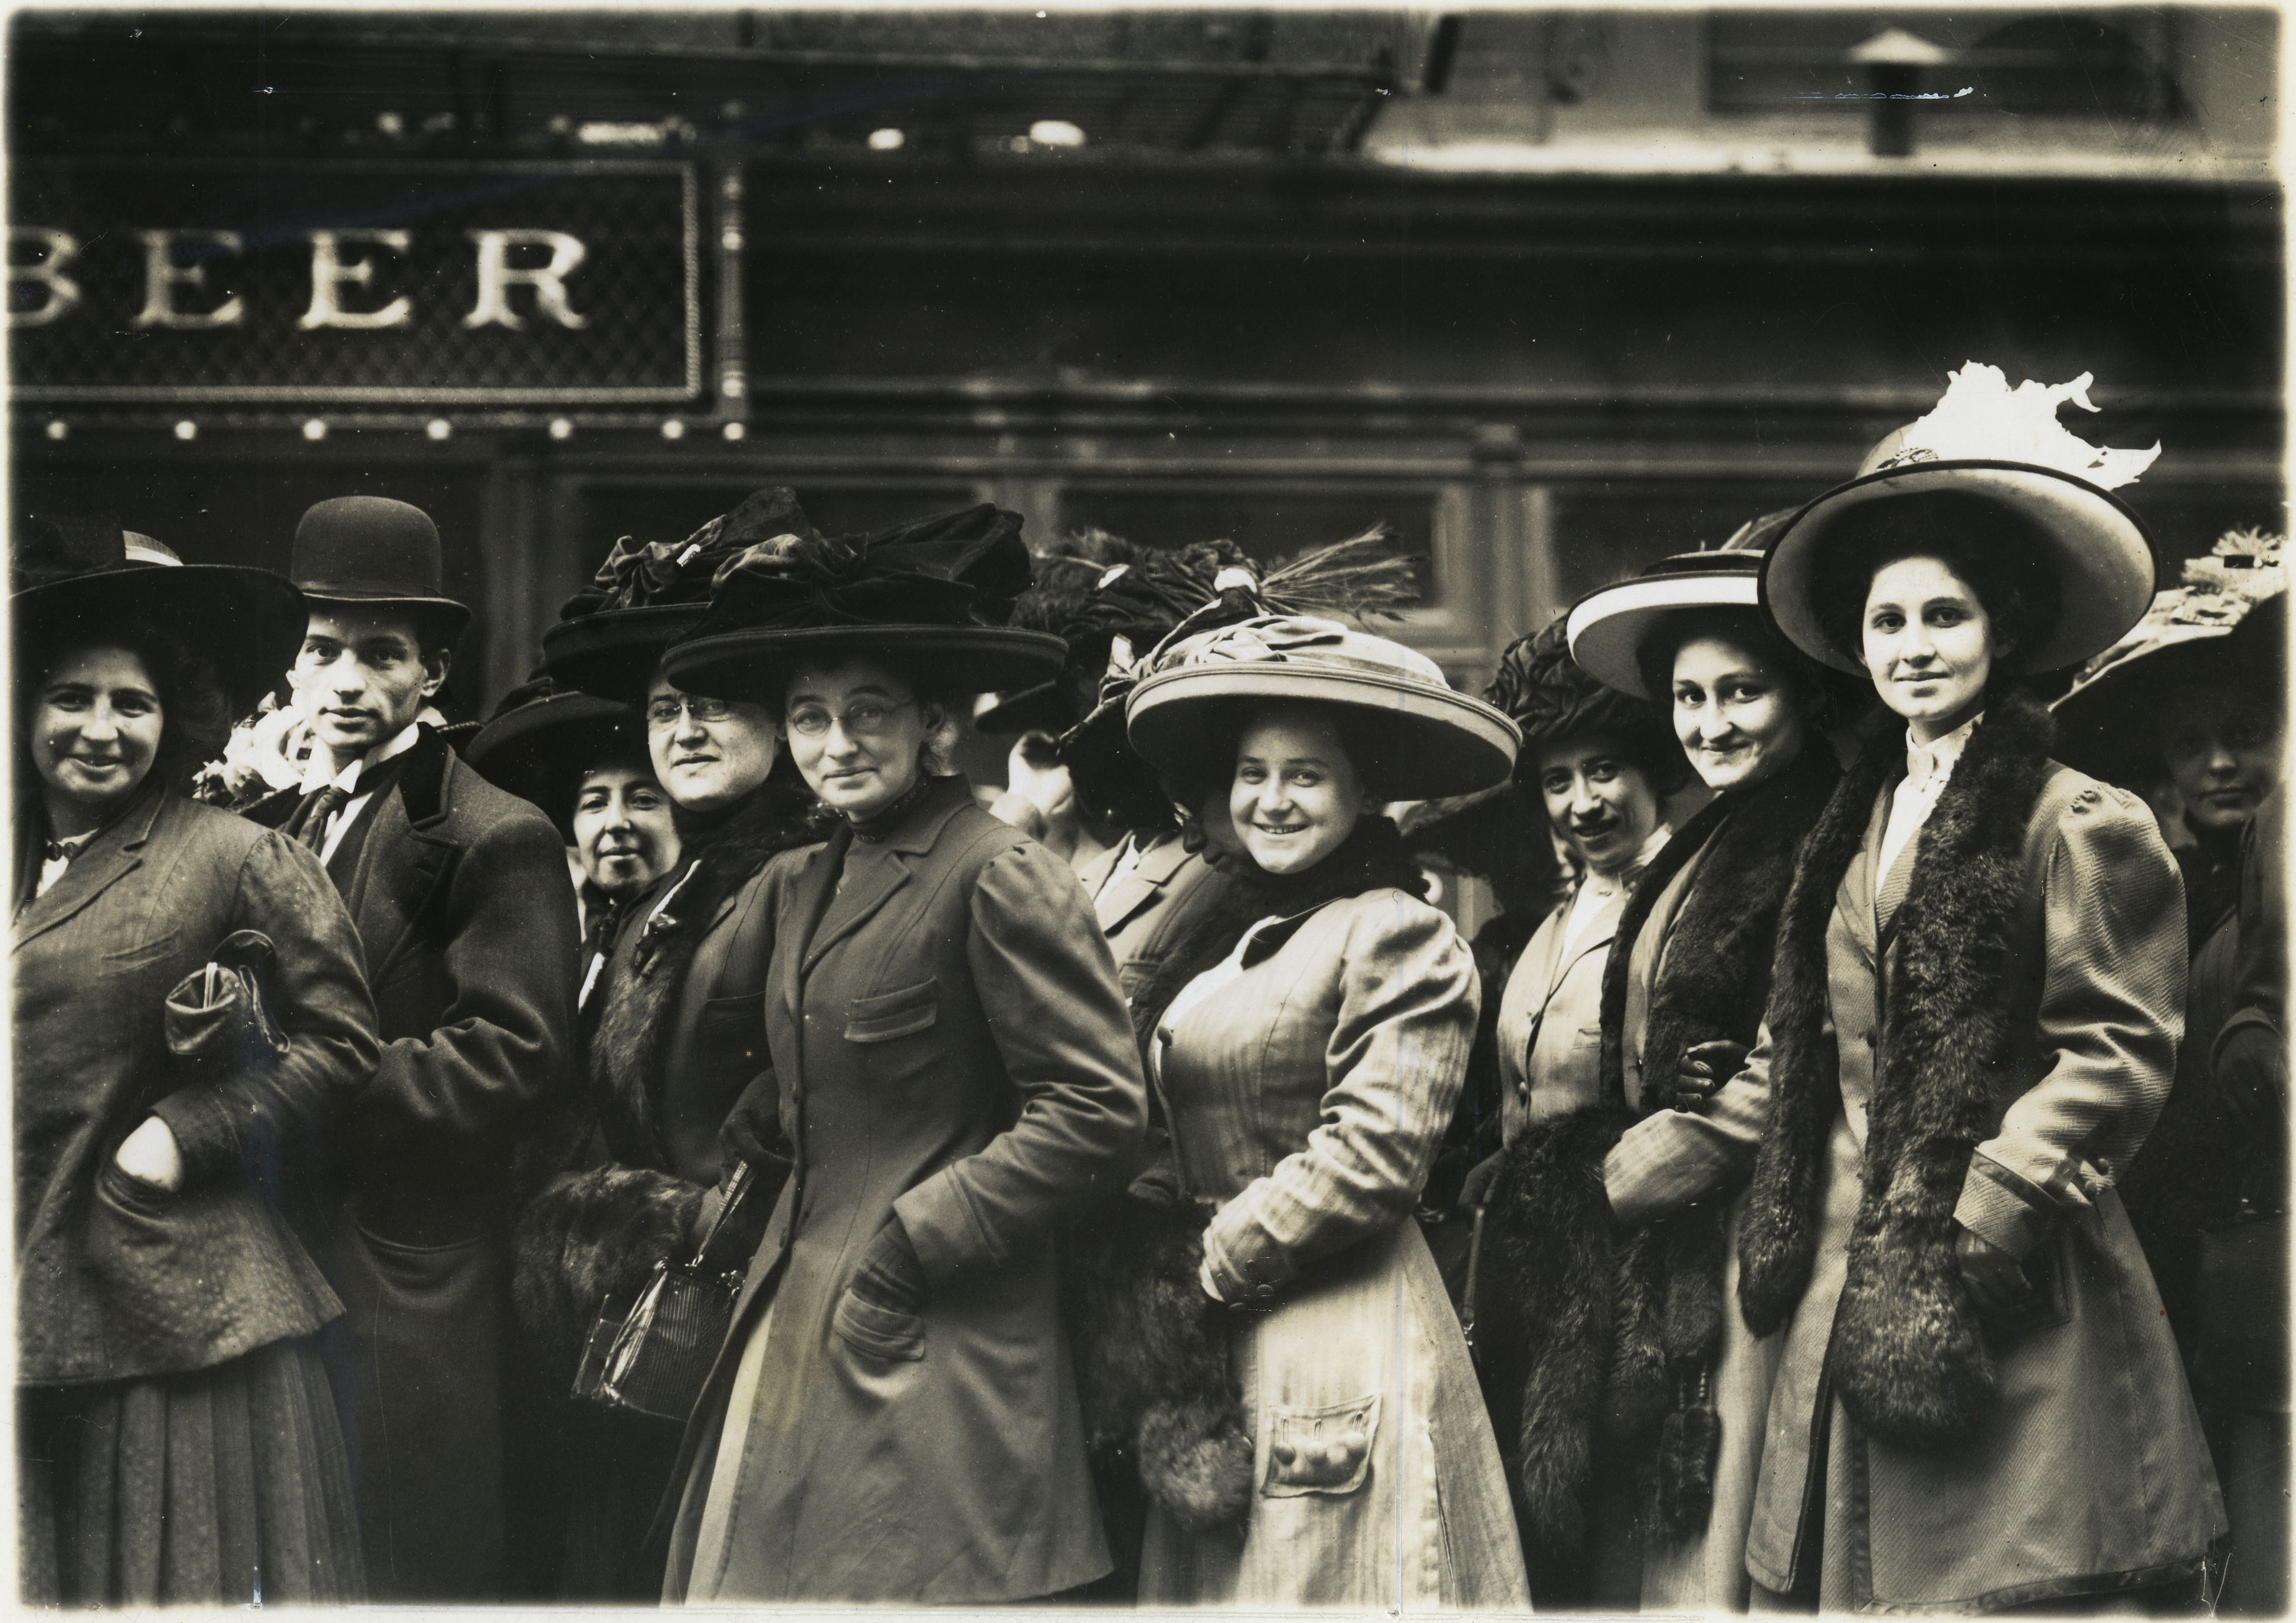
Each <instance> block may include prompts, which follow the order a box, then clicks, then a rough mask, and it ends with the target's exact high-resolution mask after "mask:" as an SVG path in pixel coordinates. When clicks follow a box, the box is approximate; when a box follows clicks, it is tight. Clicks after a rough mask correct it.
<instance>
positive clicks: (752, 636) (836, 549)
mask: <svg viewBox="0 0 2296 1623" xmlns="http://www.w3.org/2000/svg"><path fill="white" fill-rule="evenodd" d="M1031 578H1032V575H1031V566H1030V561H1029V549H1028V547H1027V546H1026V545H1023V544H1022V542H1021V515H1020V514H1019V513H1017V512H1006V511H1005V510H1004V509H1002V508H998V507H994V506H991V505H988V504H985V503H984V504H981V505H979V506H976V507H964V508H958V509H956V510H955V511H954V512H944V513H935V514H933V515H932V516H931V517H929V518H923V519H917V520H914V521H910V522H908V523H906V524H898V525H895V526H893V527H892V528H891V529H884V530H880V531H877V532H876V533H874V534H873V535H866V536H860V537H851V538H846V537H814V538H810V539H808V538H804V537H780V538H778V539H776V540H774V541H770V542H765V543H761V544H759V545H756V546H752V547H750V548H749V549H748V550H746V551H744V552H743V553H741V554H740V555H738V556H736V557H734V558H733V559H731V560H729V561H727V562H726V564H725V565H724V566H723V567H721V568H720V569H719V570H718V571H717V578H716V580H715V581H714V582H713V583H712V584H711V587H710V596H709V612H708V613H707V614H706V615H704V616H703V617H702V619H701V623H700V624H698V625H697V626H696V627H694V628H693V632H692V633H691V634H690V635H687V636H686V637H685V639H684V640H682V641H681V642H679V643H676V644H675V645H673V646H672V647H671V648H670V650H669V651H668V653H666V654H665V655H664V656H663V657H662V672H663V674H664V675H665V676H668V678H669V679H670V680H671V681H672V682H674V683H676V684H677V685H678V686H679V687H680V688H682V689H684V690H685V691H686V692H688V693H710V694H714V695H716V696H717V697H719V698H722V699H737V700H751V701H764V702H767V703H771V702H775V701H778V700H779V699H780V697H781V693H782V689H783V687H784V686H785V684H787V681H788V678H789V676H790V673H791V670H792V669H794V668H796V667H798V666H799V665H801V664H804V663H807V662H809V661H818V660H830V661H834V660H842V659H848V658H852V657H855V656H861V657H866V658H873V659H882V660H892V661H894V662H896V663H898V664H899V665H901V666H903V667H905V668H907V669H909V670H910V671H912V672H913V673H914V676H915V677H916V679H917V680H919V681H920V682H923V683H928V684H931V685H932V686H933V687H935V688H936V689H938V690H939V692H941V693H952V694H954V693H996V692H1002V691H1004V690H1005V689H1009V688H1021V687H1030V686H1034V685H1035V684H1037V683H1039V682H1044V681H1047V680H1050V679H1051V677H1052V676H1054V674H1055V673H1057V672H1058V671H1059V669H1060V668H1061V664H1062V660H1064V659H1065V658H1066V657H1067V654H1068V646H1067V644H1066V643H1062V641H1061V639H1060V638H1058V637H1056V636H1054V635H1051V634H1050V633H1049V632H1043V631H1024V630H1016V629H1015V628H1013V627H1012V626H1011V625H1010V624H1008V623H1007V622H1009V621H1010V619H1012V615H1013V600H1014V599H1016V598H1017V597H1019V596H1020V594H1021V593H1022V592H1024V591H1026V590H1027V589H1028V587H1029V581H1030V579H1031Z"/></svg>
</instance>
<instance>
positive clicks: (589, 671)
mask: <svg viewBox="0 0 2296 1623" xmlns="http://www.w3.org/2000/svg"><path fill="white" fill-rule="evenodd" d="M779 538H788V539H791V540H793V541H814V542H817V541H819V540H820V539H821V535H820V532H819V531H817V530H816V529H814V527H813V525H812V524H811V523H810V522H809V521H808V520H807V518H806V516H805V509H804V508H802V507H800V506H799V505H798V499H797V492H795V491H794V490H791V488H789V487H788V486H786V485H773V486H769V487H767V488H765V489H762V490H753V491H751V492H750V494H749V495H748V496H743V497H742V500H741V501H740V502H739V503H738V504H735V506H734V508H733V510H732V511H731V512H724V513H720V514H719V515H718V516H717V517H716V518H714V519H712V520H710V521H709V522H708V523H707V524H704V525H703V526H702V527H701V529H697V530H695V531H694V532H693V534H692V535H690V536H688V537H686V538H685V540H683V541H675V542H672V541H645V542H641V541H639V540H637V539H636V538H635V537H630V536H624V537H622V538H621V539H620V540H619V541H617V542H615V543H614V546H613V550H612V551H611V552H610V553H607V554H606V561H604V562H603V563H602V564H600V565H599V566H598V572H597V573H596V574H595V575H594V576H592V577H591V578H590V584H589V585H587V586H584V587H583V588H582V590H580V591H579V592H577V593H576V594H574V595H573V596H571V597H570V598H568V599H567V600H566V602H565V603H564V604H563V605H562V606H561V607H560V609H559V611H558V624H557V625H555V626H553V627H551V628H550V629H549V630H548V631H546V632H545V633H543V635H542V655H543V660H544V663H545V665H546V666H547V668H548V669H549V673H550V675H551V676H553V677H555V678H556V679H557V680H558V681H560V682H562V683H564V684H566V685H568V686H570V687H577V688H580V689H581V690H582V691H583V692H584V693H595V694H597V695H598V696H599V697H601V698H605V699H612V700H616V701H620V702H623V703H627V704H641V703H644V700H645V696H646V690H647V689H648V688H650V687H651V686H652V684H653V678H654V673H655V672H656V671H657V670H659V669H660V668H661V654H662V650H664V649H665V648H668V646H669V645H670V644H671V643H674V642H676V640H677V639H678V638H680V637H682V636H684V635H686V633H688V632H690V631H692V630H693V627H695V626H697V625H699V624H701V618H702V616H703V615H704V614H706V613H707V612H708V611H709V586H710V582H711V581H713V580H714V579H716V578H717V571H718V570H720V569H721V568H723V567H724V566H725V564H726V562H727V561H728V560H730V559H733V558H734V557H737V556H739V555H740V554H741V553H744V552H746V551H748V550H749V549H750V547H752V546H755V545H758V544H760V543H762V542H767V541H772V540H775V539H779Z"/></svg>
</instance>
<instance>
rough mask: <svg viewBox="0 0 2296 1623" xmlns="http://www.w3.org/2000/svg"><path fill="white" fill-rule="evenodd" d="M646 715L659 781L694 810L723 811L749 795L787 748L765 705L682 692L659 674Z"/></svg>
mask: <svg viewBox="0 0 2296 1623" xmlns="http://www.w3.org/2000/svg"><path fill="white" fill-rule="evenodd" d="M645 715H646V753H647V754H648V755H650V756H652V758H653V771H654V777H655V780H656V781H657V782H659V783H660V784H661V786H662V788H663V789H664V790H666V791H668V794H669V798H670V799H673V800H675V801H676V802H677V804H678V805H680V806H681V807H685V809H686V810H687V811H690V812H705V813H706V812H715V811H723V810H725V809H726V807H729V806H732V805H734V804H735V803H736V802H738V801H741V800H743V799H747V798H748V797H749V796H750V795H751V794H754V793H755V792H756V791H757V789H758V785H759V784H761V783H764V782H765V781H766V775H767V773H769V772H771V771H772V770H773V769H774V761H775V758H776V757H777V756H778V755H779V754H780V753H781V737H780V735H779V734H776V733H775V731H774V718H773V715H772V713H771V712H770V711H768V710H767V709H766V707H765V706H764V705H762V704H750V703H746V702H743V701H738V700H732V699H705V698H702V697H701V695H700V694H697V693H679V692H678V691H677V690H676V688H674V687H672V686H671V685H670V684H669V679H668V677H666V676H656V677H655V678H654V679H653V686H652V689H651V690H650V691H649V692H648V693H647V694H646V711H645Z"/></svg>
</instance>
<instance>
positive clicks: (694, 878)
mask: <svg viewBox="0 0 2296 1623" xmlns="http://www.w3.org/2000/svg"><path fill="white" fill-rule="evenodd" d="M829 826H830V825H829V821H828V818H827V815H826V814H825V813H824V812H823V811H822V810H821V808H820V807H818V806H817V805H816V804H815V802H814V800H813V799H812V797H811V796H810V795H808V794H807V793H806V792H805V790H804V786H803V785H802V784H801V783H794V782H791V781H785V780H784V778H783V775H782V774H780V773H778V772H777V773H775V775H773V776H771V777H769V778H767V780H766V784H765V787H764V788H763V789H761V790H760V791H758V793H757V794H756V795H754V796H753V797H751V799H750V800H749V801H748V802H747V803H745V804H744V805H743V806H742V807H740V809H738V810H737V811H735V812H734V815H733V816H732V817H731V818H729V819H728V820H727V821H726V824H724V825H723V826H722V827H720V828H718V829H717V830H716V831H715V832H713V833H711V834H709V835H708V836H706V837H701V838H697V839H695V840H691V841H689V842H688V844H687V847H686V849H687V853H688V855H689V856H692V857H693V861H692V862H691V863H689V864H688V865H686V867H685V870H684V871H683V873H682V875H681V877H679V878H676V879H674V880H672V881H668V884H667V885H665V886H663V887H661V888H660V889H656V890H655V891H652V892H650V893H648V894H647V895H646V896H644V897H643V898H640V899H639V900H638V901H637V902H636V903H635V904H634V905H633V906H632V907H631V909H630V919H629V922H628V923H627V926H626V928H629V929H636V930H639V931H641V934H640V935H639V937H638V939H637V940H636V941H635V942H634V943H633V944H631V946H630V947H629V948H628V949H627V952H624V951H621V950H617V951H616V952H615V953H614V955H613V956H612V957H611V959H610V960H609V962H608V964H607V969H606V971H605V976H606V984H605V986H604V987H603V988H602V990H603V995H604V997H605V1008H604V1010H603V1012H602V1013H601V1014H600V1016H599V1018H598V1030H597V1034H596V1035H595V1036H594V1037H592V1038H591V1041H590V1088H591V1093H592V1096H593V1097H594V1100H595V1101H596V1102H597V1109H598V1124H599V1127H600V1129H601V1131H602V1132H603V1134H604V1135H605V1139H606V1143H608V1145H609V1146H611V1149H612V1151H613V1153H614V1158H615V1159H616V1160H622V1161H628V1162H632V1163H635V1164H636V1165H639V1166H656V1167H658V1166H660V1165H661V1164H662V1161H663V1153H662V1149H661V1145H660V1139H659V1137H658V1136H657V1135H656V1128H655V1120H654V1105H655V1101H656V1099H657V1098H658V1097H659V1096H660V1092H661V1083H662V1078H661V1076H660V1067H661V1053H662V1049H663V1046H664V1045H665V1044H666V1042H667V1040H668V1035H669V1023H670V1021H671V1020H672V1018H673V1017H674V1016H675V1014H676V1008H677V1002H678V998H679V996H680V995H681V993H683V991H684V990H685V971H686V970H687V969H688V968H689V967H690V966H691V965H692V964H693V955H694V954H695V953H696V952H697V951H698V950H700V948H701V941H702V939H703V938H704V937H705V936H706V935H707V934H708V933H709V922H710V920H711V919H713V918H715V917H716V916H717V909H718V907H719V906H720V905H721V904H722V903H724V902H725V901H726V898H729V897H731V896H732V895H733V894H734V892H735V891H737V890H739V889H741V888H742V886H743V885H745V884H747V883H749V882H750V879H751V878H753V877H754V876H755V875H756V873H757V872H758V869H760V868H762V867H764V866H765V865H766V862H767V859H768V858H770V857H774V856H775V855H777V854H778V853H780V852H783V851H786V850H789V849H790V848H792V847H795V846H801V845H810V844H812V843H813V842H815V841H816V840H824V839H826V838H827V837H828V833H829ZM705 841H706V842H705ZM697 845H698V846H699V847H700V851H699V855H694V848H695V846H697ZM665 891H667V892H669V893H670V894H669V898H668V905H667V906H663V907H662V908H661V910H660V912H656V911H654V908H655V906H656V904H657V903H659V902H660V900H661V898H662V896H663V894H664V892H665Z"/></svg>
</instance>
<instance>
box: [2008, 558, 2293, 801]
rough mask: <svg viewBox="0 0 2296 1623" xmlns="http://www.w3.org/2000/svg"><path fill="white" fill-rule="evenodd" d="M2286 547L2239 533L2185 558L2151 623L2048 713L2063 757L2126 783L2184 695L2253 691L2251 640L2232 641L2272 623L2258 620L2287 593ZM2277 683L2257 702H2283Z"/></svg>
mask: <svg viewBox="0 0 2296 1623" xmlns="http://www.w3.org/2000/svg"><path fill="white" fill-rule="evenodd" d="M2283 545H2284V541H2283V538H2282V537H2278V536H2272V535H2265V534H2262V533H2260V532H2259V531H2256V530H2233V531H2230V532H2228V533H2226V535H2224V536H2221V537H2218V540H2217V543H2216V545H2214V546H2213V547H2212V548H2210V552H2209V553H2208V555H2207V556H2205V557H2201V558H2188V559H2186V560H2185V567H2184V574H2183V578H2182V580H2181V581H2180V583H2179V584H2178V585H2177V586H2172V587H2170V588H2169V590H2168V591H2165V592H2162V593H2160V594H2158V595H2156V596H2155V597H2154V598H2153V605H2152V607H2151V608H2149V609H2148V610H2146V611H2145V614H2144V619H2141V620H2139V621H2138V622H2137V623H2136V626H2134V627H2131V628H2130V630H2129V631H2128V633H2127V634H2126V635H2123V636H2122V637H2121V638H2120V641H2118V642H2116V643H2113V645H2112V647H2110V648H2108V649H2106V650H2105V651H2104V652H2103V653H2101V654H2098V655H2097V656H2096V657H2095V658H2094V659H2092V660H2089V661H2088V662H2087V664H2086V665H2084V666H2082V667H2081V669H2080V674H2079V676H2078V677H2077V678H2076V679H2075V681H2074V683H2073V685H2072V687H2071V689H2070V690H2069V691H2068V692H2067V693H2065V694H2064V696H2063V697H2062V698H2061V699H2059V700H2057V701H2056V702H2055V703H2054V704H2053V705H2051V706H2050V707H2049V708H2050V709H2052V710H2053V711H2054V712H2055V715H2056V718H2057V745H2056V749H2055V750H2054V753H2055V755H2056V756H2057V758H2059V759H2060V760H2062V761H2063V762H2064V763H2065V764H2066V765H2067V766H2075V767H2078V768H2079V769H2080V770H2081V771H2083V772H2087V773H2093V774H2095V775H2098V776H2100V777H2109V778H2121V779H2126V778H2128V777H2129V776H2130V775H2132V774H2133V773H2136V772H2141V771H2144V770H2148V769H2150V768H2151V767H2152V766H2153V765H2154V760H2153V758H2154V756H2155V753H2156V751H2155V748H2154V742H2153V740H2154V733H2153V729H2154V725H2155V723H2156V721H2157V719H2158V717H2159V714H2160V709H2161V705H2162V704H2163V703H2164V702H2166V701H2168V700H2169V698H2170V696H2171V695H2172V694H2173V693H2175V692H2176V690H2177V688H2179V687H2180V686H2187V685H2190V684H2196V683H2206V684H2227V685H2229V684H2240V685H2243V686H2246V687H2251V688H2253V687H2255V686H2256V685H2257V678H2258V676H2259V674H2260V672H2259V669H2258V668H2257V664H2258V662H2257V661H2255V660H2246V661H2243V660H2241V659H2240V658H2238V657H2237V655H2236V647H2237V644H2238V643H2243V642H2247V641H2252V640H2254V639H2252V638H2243V639H2235V636H2234V635H2233V634H2234V632H2235V629H2236V628H2238V627H2243V626H2251V622H2253V627H2260V626H2262V625H2264V624H2265V623H2266V622H2267V621H2268V620H2269V619H2271V618H2272V616H2271V615H2270V614H2266V615H2265V616H2264V619H2262V620H2259V619H2257V615H2258V612H2259V610H2261V609H2263V608H2264V606H2265V605H2267V604H2273V603H2277V602H2280V600H2282V599H2283V598H2284V596H2285V595H2286V593H2287V589H2288V577H2287V572H2286V570H2285V568H2284V565H2283V562H2282V558H2281V549H2282V547H2283ZM2275 612H2283V611H2277V610H2276V611H2275ZM2253 627H2251V628H2253ZM2260 646H2262V648H2263V649H2264V651H2265V652H2266V653H2267V661H2266V664H2267V666H2268V665H2270V664H2276V662H2277V656H2278V653H2279V651H2278V650H2277V649H2276V647H2273V646H2272V645H2271V642H2270V639H2267V640H2266V641H2265V642H2264V643H2262V644H2260ZM2272 675H2273V678H2274V679H2273V681H2272V683H2271V686H2272V687H2273V689H2274V691H2273V692H2272V693H2269V694H2263V693H2259V694H2258V695H2256V696H2257V697H2259V698H2268V699H2270V700H2271V701H2275V702H2276V701H2277V700H2278V698H2279V694H2278V692H2277V687H2278V679H2277V672H2276V671H2274V672H2273V673H2272Z"/></svg>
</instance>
